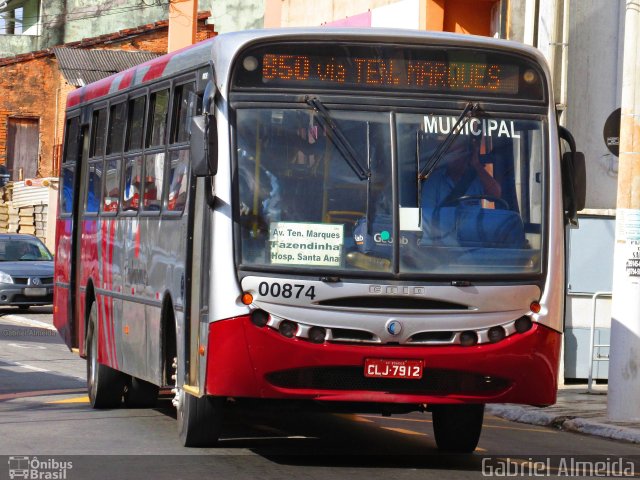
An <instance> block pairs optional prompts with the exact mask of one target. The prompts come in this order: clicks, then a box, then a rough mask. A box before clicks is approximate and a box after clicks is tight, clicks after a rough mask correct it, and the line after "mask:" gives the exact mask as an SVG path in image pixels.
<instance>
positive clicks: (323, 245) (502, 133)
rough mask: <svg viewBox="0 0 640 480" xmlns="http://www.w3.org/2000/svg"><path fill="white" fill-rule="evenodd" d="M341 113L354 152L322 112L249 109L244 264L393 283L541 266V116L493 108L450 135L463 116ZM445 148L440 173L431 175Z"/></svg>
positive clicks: (241, 153) (243, 153) (241, 138)
mask: <svg viewBox="0 0 640 480" xmlns="http://www.w3.org/2000/svg"><path fill="white" fill-rule="evenodd" d="M329 113H330V115H331V119H332V121H333V122H334V124H335V128H337V129H338V130H339V134H340V135H342V136H343V137H344V138H345V139H346V141H347V142H348V144H349V148H352V149H353V151H354V152H355V155H353V158H345V156H344V148H340V146H339V145H337V142H336V141H335V139H334V138H333V137H334V136H335V132H334V134H332V133H331V132H327V131H325V128H326V121H323V120H322V119H319V118H318V112H314V110H311V109H308V108H301V109H271V108H266V109H240V110H238V112H237V117H236V118H237V128H236V132H237V154H238V175H237V178H238V195H239V198H238V200H239V202H238V204H239V212H238V213H239V216H238V217H237V220H238V227H239V228H238V233H239V246H240V263H241V264H242V265H243V266H246V267H249V268H251V267H265V266H269V267H277V268H279V269H285V268H287V269H289V268H296V269H299V268H306V269H313V270H314V271H315V270H318V269H321V270H323V271H334V272H344V273H347V272H349V273H355V272H358V271H359V272H364V271H375V272H383V273H388V274H394V275H402V274H411V275H413V274H418V275H460V274H462V275H465V274H468V275H477V274H480V275H482V274H492V275H493V274H514V273H516V274H522V273H525V274H537V273H539V272H540V271H541V261H540V257H541V248H542V241H541V238H542V226H543V221H542V220H543V218H542V212H543V208H542V207H543V205H542V194H543V191H542V185H543V164H544V162H543V157H544V151H545V148H546V147H545V145H544V140H543V139H544V129H545V124H544V122H542V121H541V120H540V119H536V118H527V117H516V116H514V117H510V116H500V115H497V114H490V113H489V112H482V114H481V115H474V116H473V117H472V118H470V119H468V121H466V122H465V123H464V124H463V125H462V128H461V130H460V132H459V133H458V134H457V135H455V136H454V137H453V141H451V138H452V137H451V135H449V134H450V133H451V129H452V127H453V125H454V124H455V123H456V120H457V119H458V116H459V115H460V112H455V111H451V112H442V111H437V112H436V111H433V112H432V111H425V112H422V113H419V114H418V113H394V112H386V113H384V112H364V111H359V112H356V111H346V110H337V109H331V110H330V111H329ZM392 137H393V140H394V141H392ZM447 138H448V139H449V140H448V141H447ZM443 142H446V148H444V149H443V148H441V145H442V144H443ZM394 149H395V150H394ZM438 150H440V152H438ZM436 152H438V153H437V156H438V157H439V158H438V161H437V162H436V164H435V167H434V168H433V169H425V164H427V163H428V162H429V161H430V160H432V159H433V158H434V154H436ZM396 159H397V160H396ZM355 162H357V164H358V165H359V166H361V167H362V170H364V172H365V174H364V175H363V174H358V171H357V170H358V169H357V168H354V163H355ZM394 162H395V165H394ZM427 170H428V171H427ZM425 172H426V174H425ZM396 179H397V180H396ZM394 199H395V200H394ZM394 231H395V232H398V233H399V235H398V234H396V235H397V236H398V237H399V239H400V241H399V245H398V247H397V249H396V248H394V245H395V239H394V237H395V236H396V235H394ZM394 251H395V252H396V253H394Z"/></svg>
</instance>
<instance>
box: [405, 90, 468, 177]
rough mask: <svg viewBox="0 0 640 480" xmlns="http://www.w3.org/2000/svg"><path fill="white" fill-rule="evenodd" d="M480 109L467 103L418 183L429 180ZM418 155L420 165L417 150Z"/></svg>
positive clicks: (418, 153)
mask: <svg viewBox="0 0 640 480" xmlns="http://www.w3.org/2000/svg"><path fill="white" fill-rule="evenodd" d="M479 108H480V106H479V105H478V103H472V102H469V103H467V106H466V107H464V110H462V113H461V114H460V116H459V117H458V120H456V123H455V125H454V126H453V127H451V130H450V131H449V134H448V135H447V137H446V138H445V139H444V141H443V142H442V143H441V144H440V145H439V146H438V149H437V150H436V151H435V152H434V154H433V155H431V158H429V160H427V163H426V164H425V166H424V167H423V168H422V169H421V170H420V171H419V172H418V182H420V181H421V180H426V179H427V178H429V175H431V173H432V172H433V171H434V170H435V169H436V167H437V166H438V163H439V162H440V159H441V158H442V157H443V156H444V154H445V152H446V151H447V150H448V149H449V147H450V146H451V144H452V143H453V142H454V141H455V139H456V138H458V135H460V132H461V131H462V129H463V128H464V126H465V125H466V123H467V122H468V121H469V119H470V118H471V117H473V116H475V114H476V112H477V111H478V109H479ZM419 143H420V142H418V147H419V146H420V145H419ZM417 155H418V165H420V150H419V149H418V150H417Z"/></svg>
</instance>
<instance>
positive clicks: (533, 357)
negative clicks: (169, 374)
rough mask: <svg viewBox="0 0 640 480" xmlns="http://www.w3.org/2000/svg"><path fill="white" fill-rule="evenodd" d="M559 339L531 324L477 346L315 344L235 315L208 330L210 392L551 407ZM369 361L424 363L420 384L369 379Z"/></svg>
mask: <svg viewBox="0 0 640 480" xmlns="http://www.w3.org/2000/svg"><path fill="white" fill-rule="evenodd" d="M561 338H562V336H561V334H560V333H558V332H556V331H554V330H551V329H549V328H546V327H544V326H541V325H538V324H534V326H533V328H532V329H531V330H529V331H528V332H526V333H523V334H515V335H512V336H510V337H508V338H506V339H505V340H502V341H501V342H498V343H496V344H487V345H480V346H475V347H462V346H411V347H407V346H383V345H341V344H329V343H325V344H322V345H317V344H313V343H310V342H308V341H305V340H299V339H290V338H286V337H283V336H282V335H280V334H279V333H278V332H277V331H274V330H272V329H270V328H268V327H262V328H259V327H256V326H255V325H253V324H252V323H251V321H250V320H249V317H237V318H232V319H229V320H223V321H218V322H214V323H212V324H211V325H210V326H209V342H208V357H207V358H208V360H207V377H206V378H207V384H206V391H207V393H208V394H209V395H221V396H230V397H251V398H280V399H285V398H286V399H310V400H320V401H342V402H382V403H413V404H415V403H504V402H508V403H523V404H531V405H550V404H553V403H555V400H556V385H557V371H558V361H559V355H560V344H561ZM366 358H387V359H418V360H422V361H423V364H424V375H423V379H422V380H419V381H416V380H388V379H365V378H364V362H365V359H366Z"/></svg>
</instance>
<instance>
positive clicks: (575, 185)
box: [558, 125, 587, 227]
mask: <svg viewBox="0 0 640 480" xmlns="http://www.w3.org/2000/svg"><path fill="white" fill-rule="evenodd" d="M558 135H559V136H560V139H562V140H564V141H566V142H567V143H568V144H569V150H570V151H569V152H565V153H564V154H563V155H562V165H561V169H562V196H563V200H564V211H565V220H566V222H567V223H568V224H569V225H571V226H574V227H575V226H577V225H578V212H579V211H580V210H582V209H584V207H585V203H586V196H587V173H586V162H585V158H584V153H582V152H577V151H576V142H575V140H574V138H573V135H571V132H569V130H567V129H566V128H564V127H562V126H560V125H559V126H558Z"/></svg>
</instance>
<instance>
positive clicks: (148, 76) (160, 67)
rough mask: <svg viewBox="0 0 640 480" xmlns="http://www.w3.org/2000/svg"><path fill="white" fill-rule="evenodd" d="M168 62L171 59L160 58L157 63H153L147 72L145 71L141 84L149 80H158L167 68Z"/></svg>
mask: <svg viewBox="0 0 640 480" xmlns="http://www.w3.org/2000/svg"><path fill="white" fill-rule="evenodd" d="M169 60H171V58H170V57H169V58H162V57H161V60H159V61H158V62H157V63H153V64H152V65H151V66H150V67H149V70H147V73H145V74H144V77H142V81H143V82H148V81H150V80H155V79H156V78H160V77H161V76H162V73H163V72H164V69H165V68H166V67H167V64H168V63H169Z"/></svg>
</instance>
